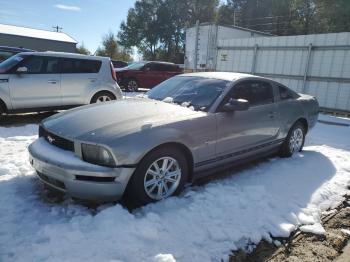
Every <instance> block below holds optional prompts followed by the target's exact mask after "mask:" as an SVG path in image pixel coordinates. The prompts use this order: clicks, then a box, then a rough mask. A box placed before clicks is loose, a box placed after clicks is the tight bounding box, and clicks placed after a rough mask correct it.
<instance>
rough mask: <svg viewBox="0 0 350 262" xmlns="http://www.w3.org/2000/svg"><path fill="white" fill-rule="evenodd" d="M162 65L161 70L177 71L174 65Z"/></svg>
mask: <svg viewBox="0 0 350 262" xmlns="http://www.w3.org/2000/svg"><path fill="white" fill-rule="evenodd" d="M163 67H164V69H163V71H167V72H175V71H178V70H177V66H176V65H164V66H163Z"/></svg>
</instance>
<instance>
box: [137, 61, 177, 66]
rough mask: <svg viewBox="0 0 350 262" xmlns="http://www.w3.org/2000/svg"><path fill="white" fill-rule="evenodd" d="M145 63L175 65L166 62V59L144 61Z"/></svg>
mask: <svg viewBox="0 0 350 262" xmlns="http://www.w3.org/2000/svg"><path fill="white" fill-rule="evenodd" d="M142 62H143V63H156V64H163V65H175V64H174V63H171V62H164V61H142Z"/></svg>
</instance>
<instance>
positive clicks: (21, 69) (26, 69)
mask: <svg viewBox="0 0 350 262" xmlns="http://www.w3.org/2000/svg"><path fill="white" fill-rule="evenodd" d="M27 72H28V68H27V67H25V66H21V67H18V68H17V70H16V73H17V74H23V73H27Z"/></svg>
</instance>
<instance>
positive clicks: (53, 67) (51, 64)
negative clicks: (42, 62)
mask: <svg viewBox="0 0 350 262" xmlns="http://www.w3.org/2000/svg"><path fill="white" fill-rule="evenodd" d="M44 73H46V74H57V73H59V70H58V58H54V57H48V58H46V66H45V70H44Z"/></svg>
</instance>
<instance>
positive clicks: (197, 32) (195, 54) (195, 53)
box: [194, 20, 199, 71]
mask: <svg viewBox="0 0 350 262" xmlns="http://www.w3.org/2000/svg"><path fill="white" fill-rule="evenodd" d="M198 37H199V20H197V21H196V38H195V42H194V45H195V48H194V51H195V52H194V70H195V71H197V64H198Z"/></svg>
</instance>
